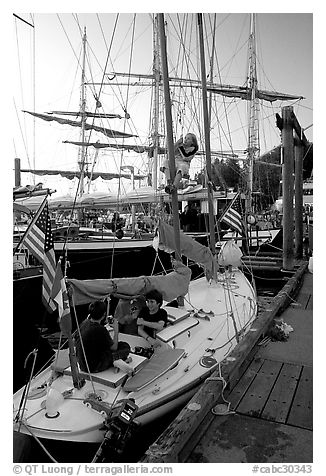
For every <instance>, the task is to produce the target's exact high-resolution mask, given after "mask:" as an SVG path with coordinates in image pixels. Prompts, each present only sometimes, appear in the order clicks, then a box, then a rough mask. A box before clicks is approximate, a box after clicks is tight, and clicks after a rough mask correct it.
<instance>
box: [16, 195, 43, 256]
mask: <svg viewBox="0 0 326 476" xmlns="http://www.w3.org/2000/svg"><path fill="white" fill-rule="evenodd" d="M47 198H48V194H47V195H46V196H45V198H44V200H43V202H42V203H41V205H40V206H39V209H38V210H37V212H36V214H35V216H34V217H33V220H32V221H31V222H30V224H29V225H28V227H27V230H26V231H25V233H24V234H23V236H22V238H21V240H20V241H19V243H18V245H17V246H16V248H15V249H14V255H15V253H16V252H17V250H18V249H19V248H20V247H21V246H22V244H23V243H24V241H25V239H26V236H27V235H28V232H29V230H30V229H31V227H32V226H33V225H34V223H35V222H36V221H37V219H38V217H39V216H40V215H41V213H42V211H43V208H44V206H45V202H46V200H47Z"/></svg>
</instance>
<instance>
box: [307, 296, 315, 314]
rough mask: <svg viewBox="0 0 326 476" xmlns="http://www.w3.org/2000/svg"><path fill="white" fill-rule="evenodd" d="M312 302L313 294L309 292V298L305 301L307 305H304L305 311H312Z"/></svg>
mask: <svg viewBox="0 0 326 476" xmlns="http://www.w3.org/2000/svg"><path fill="white" fill-rule="evenodd" d="M313 302H314V299H313V295H312V294H311V295H310V298H309V301H308V303H307V307H306V310H307V311H312V310H313Z"/></svg>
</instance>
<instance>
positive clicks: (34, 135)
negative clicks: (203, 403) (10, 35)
mask: <svg viewBox="0 0 326 476" xmlns="http://www.w3.org/2000/svg"><path fill="white" fill-rule="evenodd" d="M35 45H36V42H35V28H33V43H32V48H33V111H34V112H35V97H36V73H35V62H36V59H35ZM35 153H36V117H34V120H33V166H34V169H35V168H36V166H35V163H36V157H35ZM35 180H36V177H35V175H34V184H35Z"/></svg>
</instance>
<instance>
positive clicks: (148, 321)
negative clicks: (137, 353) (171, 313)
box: [137, 289, 168, 347]
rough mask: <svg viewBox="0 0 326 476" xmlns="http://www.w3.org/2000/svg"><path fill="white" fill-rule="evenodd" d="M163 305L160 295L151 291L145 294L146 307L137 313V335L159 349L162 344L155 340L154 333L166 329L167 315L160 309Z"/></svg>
mask: <svg viewBox="0 0 326 476" xmlns="http://www.w3.org/2000/svg"><path fill="white" fill-rule="evenodd" d="M162 303H163V297H162V294H161V293H160V292H159V291H158V290H156V289H153V290H152V291H149V292H148V293H147V294H146V304H147V307H146V308H144V309H142V310H141V311H140V313H139V316H138V319H137V324H138V334H139V335H140V336H142V337H144V339H146V340H147V341H148V343H149V344H150V345H151V346H153V347H161V345H162V343H161V342H160V341H159V340H158V339H156V333H157V332H159V331H161V330H162V329H163V328H164V327H166V325H167V322H168V315H167V312H166V311H165V309H161V306H162Z"/></svg>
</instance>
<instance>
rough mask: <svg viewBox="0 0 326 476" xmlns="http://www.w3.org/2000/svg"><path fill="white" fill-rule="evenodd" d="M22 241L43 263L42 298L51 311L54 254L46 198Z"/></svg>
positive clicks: (53, 306)
mask: <svg viewBox="0 0 326 476" xmlns="http://www.w3.org/2000/svg"><path fill="white" fill-rule="evenodd" d="M22 243H24V245H25V246H26V248H27V249H28V250H29V251H30V252H31V253H32V254H33V255H34V256H35V257H36V258H37V259H38V260H39V261H40V263H42V265H43V285H42V300H43V302H44V305H45V306H46V307H47V309H48V310H49V311H51V312H52V311H54V310H55V304H54V302H52V300H51V289H52V286H53V281H54V276H55V255H54V247H53V235H52V230H51V221H50V216H49V210H48V203H47V201H46V200H44V202H43V204H42V205H41V207H40V208H39V210H38V211H37V213H36V215H35V217H34V220H33V221H32V223H31V224H30V226H29V228H28V229H27V231H26V234H25V237H24V238H23V240H22Z"/></svg>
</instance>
